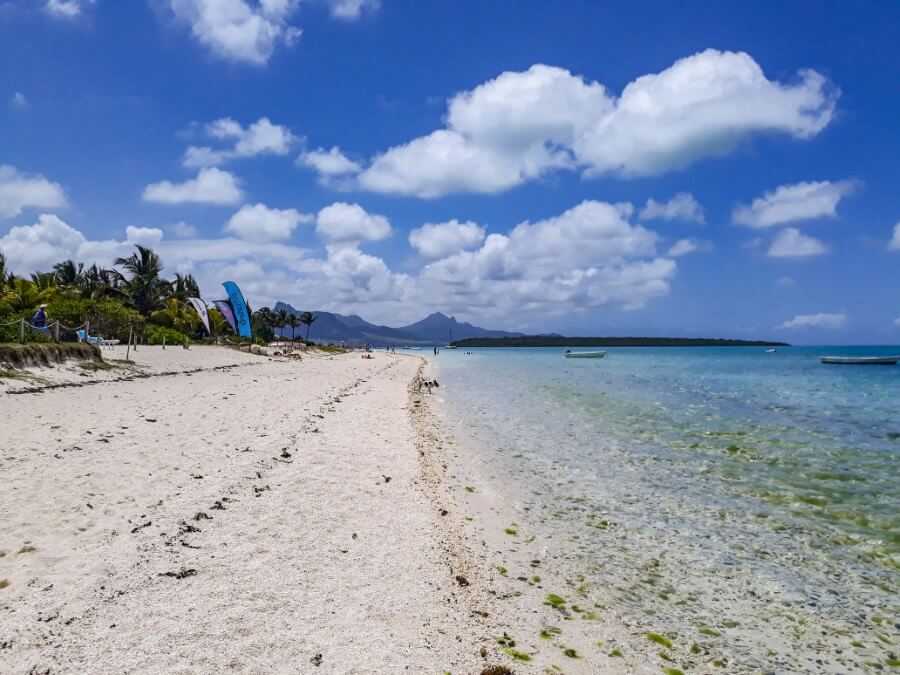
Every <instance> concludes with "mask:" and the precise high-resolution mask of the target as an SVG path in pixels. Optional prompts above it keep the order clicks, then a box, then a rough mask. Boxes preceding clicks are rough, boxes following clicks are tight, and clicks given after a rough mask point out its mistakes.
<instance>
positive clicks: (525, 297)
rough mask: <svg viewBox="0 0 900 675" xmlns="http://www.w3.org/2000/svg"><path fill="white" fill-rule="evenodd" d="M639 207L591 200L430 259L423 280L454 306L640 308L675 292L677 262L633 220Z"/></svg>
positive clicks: (503, 309)
mask: <svg viewBox="0 0 900 675" xmlns="http://www.w3.org/2000/svg"><path fill="white" fill-rule="evenodd" d="M632 213H633V208H632V207H631V206H630V205H627V204H608V203H605V202H596V201H585V202H582V203H581V204H579V205H577V206H575V207H574V208H571V209H569V210H568V211H565V212H564V213H562V214H560V215H559V216H555V217H553V218H547V219H545V220H540V221H536V222H533V223H532V222H530V221H526V222H523V223H520V224H519V225H517V226H516V227H514V228H513V229H512V230H511V231H510V232H509V234H506V235H504V234H490V235H488V236H487V237H486V238H485V240H484V242H483V244H482V245H481V246H480V247H479V248H478V249H476V250H473V251H462V252H460V253H457V254H455V255H451V256H448V257H446V258H442V259H440V260H437V261H435V262H432V263H430V264H428V265H426V267H425V268H424V269H423V271H422V273H421V275H420V280H419V284H420V286H421V287H422V288H423V289H425V291H426V292H427V293H428V294H429V296H435V297H440V298H444V299H445V300H444V302H443V306H446V307H449V308H451V309H453V310H454V311H455V310H457V309H460V308H468V311H469V312H472V311H477V310H479V309H480V310H482V311H483V312H485V313H500V314H511V313H513V312H520V313H521V311H529V310H533V311H540V312H544V313H559V312H566V311H571V310H572V309H573V308H576V307H578V308H590V307H599V306H604V305H611V306H620V307H624V308H626V309H637V308H639V307H642V306H644V305H645V304H646V303H647V302H648V301H649V300H651V299H653V298H655V297H660V296H664V295H666V294H667V293H668V292H669V283H670V280H671V278H672V277H673V276H674V274H675V271H676V264H675V262H674V261H673V260H670V259H666V258H660V257H657V255H656V244H657V241H658V237H657V235H656V234H655V233H653V232H651V231H649V230H647V229H645V228H643V227H642V226H640V225H633V224H631V223H629V222H628V219H629V218H630V216H631V215H632Z"/></svg>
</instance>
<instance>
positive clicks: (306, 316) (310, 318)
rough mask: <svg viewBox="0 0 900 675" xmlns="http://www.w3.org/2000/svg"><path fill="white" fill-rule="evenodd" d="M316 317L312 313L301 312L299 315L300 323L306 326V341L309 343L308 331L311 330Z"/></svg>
mask: <svg viewBox="0 0 900 675" xmlns="http://www.w3.org/2000/svg"><path fill="white" fill-rule="evenodd" d="M317 318H318V317H317V316H316V315H315V314H313V313H312V312H303V313H302V314H301V315H300V323H302V324H305V325H306V341H307V342H309V329H310V328H312V325H313V323H315V321H316V319H317Z"/></svg>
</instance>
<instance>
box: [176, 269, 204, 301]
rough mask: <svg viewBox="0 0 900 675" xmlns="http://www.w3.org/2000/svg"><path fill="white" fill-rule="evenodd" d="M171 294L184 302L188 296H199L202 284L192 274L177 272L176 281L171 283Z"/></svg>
mask: <svg viewBox="0 0 900 675" xmlns="http://www.w3.org/2000/svg"><path fill="white" fill-rule="evenodd" d="M171 294H172V297H173V298H177V299H178V300H181V301H182V302H184V301H185V300H187V299H188V298H199V297H200V286H199V284H197V280H196V279H194V277H193V276H191V275H190V274H178V273H176V274H175V281H173V282H172V284H171Z"/></svg>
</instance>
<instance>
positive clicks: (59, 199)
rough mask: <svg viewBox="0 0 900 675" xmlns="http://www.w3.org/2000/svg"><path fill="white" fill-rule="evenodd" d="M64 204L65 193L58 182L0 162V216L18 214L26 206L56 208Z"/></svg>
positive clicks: (10, 216) (8, 216)
mask: <svg viewBox="0 0 900 675" xmlns="http://www.w3.org/2000/svg"><path fill="white" fill-rule="evenodd" d="M65 205H66V193H65V191H64V190H63V189H62V186H61V185H60V184H59V183H54V182H52V181H50V180H47V179H46V178H44V177H43V176H41V175H40V174H26V173H22V172H21V171H19V170H18V169H17V168H16V167H14V166H8V165H5V164H0V218H12V217H14V216H18V215H19V214H20V213H22V210H23V209H27V208H36V209H57V208H62V207H63V206H65Z"/></svg>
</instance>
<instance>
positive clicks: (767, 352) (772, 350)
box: [766, 349, 778, 354]
mask: <svg viewBox="0 0 900 675" xmlns="http://www.w3.org/2000/svg"><path fill="white" fill-rule="evenodd" d="M776 351H778V350H777V349H767V350H766V354H774V353H775V352H776Z"/></svg>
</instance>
